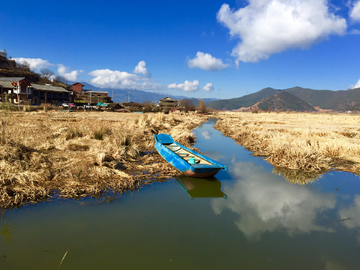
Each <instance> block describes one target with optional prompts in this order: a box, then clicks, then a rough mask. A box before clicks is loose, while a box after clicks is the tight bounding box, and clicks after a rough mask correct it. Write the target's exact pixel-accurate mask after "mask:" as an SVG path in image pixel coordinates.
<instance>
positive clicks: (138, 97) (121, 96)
mask: <svg viewBox="0 0 360 270" xmlns="http://www.w3.org/2000/svg"><path fill="white" fill-rule="evenodd" d="M81 83H82V84H84V85H85V86H84V89H86V90H94V91H107V92H108V95H109V96H110V97H111V96H112V94H113V93H114V98H113V101H114V102H126V101H127V99H128V93H129V91H130V101H132V102H138V103H142V102H157V101H159V99H163V98H165V97H171V98H174V99H176V100H181V99H190V100H192V101H193V103H194V104H195V105H196V106H197V105H198V102H199V99H196V98H191V97H190V98H189V97H185V96H175V95H171V94H169V93H155V92H148V91H141V90H132V89H114V90H112V89H111V88H100V87H96V86H94V85H92V84H89V83H86V82H81ZM203 100H204V102H207V103H208V102H212V101H214V100H216V99H214V98H204V99H203Z"/></svg>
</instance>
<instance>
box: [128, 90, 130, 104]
mask: <svg viewBox="0 0 360 270" xmlns="http://www.w3.org/2000/svg"><path fill="white" fill-rule="evenodd" d="M129 102H130V91H129V92H128V103H129Z"/></svg>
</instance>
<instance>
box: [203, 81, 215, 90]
mask: <svg viewBox="0 0 360 270" xmlns="http://www.w3.org/2000/svg"><path fill="white" fill-rule="evenodd" d="M203 90H205V91H206V92H210V91H213V90H214V86H213V85H212V83H207V84H206V85H205V86H204V87H203Z"/></svg>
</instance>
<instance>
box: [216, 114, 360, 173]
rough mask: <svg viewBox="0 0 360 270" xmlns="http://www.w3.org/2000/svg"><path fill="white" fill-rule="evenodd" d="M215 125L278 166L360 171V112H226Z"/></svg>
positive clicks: (313, 170) (255, 153)
mask: <svg viewBox="0 0 360 270" xmlns="http://www.w3.org/2000/svg"><path fill="white" fill-rule="evenodd" d="M219 117H220V118H221V119H222V120H220V121H218V122H217V123H216V125H215V128H216V129H218V130H220V131H221V132H222V133H223V134H224V135H225V136H229V137H231V138H233V139H234V140H235V141H237V142H238V143H239V144H241V145H243V146H244V147H246V148H247V149H249V150H250V151H252V152H253V155H255V156H263V157H265V160H267V161H268V162H269V163H271V164H272V165H274V166H275V167H278V168H286V169H290V170H294V171H299V170H300V171H303V172H309V173H313V172H314V173H317V174H321V173H324V172H326V171H328V170H342V171H348V172H353V173H356V174H358V175H359V174H360V155H359V154H360V128H359V123H360V116H358V115H348V114H311V113H257V114H253V113H223V114H221V116H219Z"/></svg>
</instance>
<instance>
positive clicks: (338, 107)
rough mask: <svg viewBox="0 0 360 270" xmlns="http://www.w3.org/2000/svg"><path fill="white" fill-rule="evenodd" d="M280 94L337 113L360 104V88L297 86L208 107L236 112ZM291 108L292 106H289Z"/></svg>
mask: <svg viewBox="0 0 360 270" xmlns="http://www.w3.org/2000/svg"><path fill="white" fill-rule="evenodd" d="M280 92H287V93H290V94H292V95H293V96H295V97H297V98H299V99H301V100H302V101H304V102H306V103H308V104H309V105H311V106H313V107H315V106H319V107H320V108H321V109H331V110H335V111H346V110H349V109H350V108H351V107H352V106H354V105H355V104H357V103H360V88H356V89H349V90H339V91H331V90H314V89H309V88H302V87H298V86H297V87H293V88H288V89H284V90H277V89H273V88H265V89H262V90H261V91H258V92H256V93H253V94H250V95H246V96H243V97H239V98H233V99H223V100H218V101H214V102H210V103H209V104H208V106H209V107H211V108H214V109H226V110H236V109H240V108H241V107H251V106H253V105H254V104H256V103H258V102H259V101H261V100H263V99H266V98H268V97H271V96H273V95H276V94H278V93H280ZM288 101H290V100H288ZM289 106H291V104H289ZM273 109H275V108H273Z"/></svg>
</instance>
